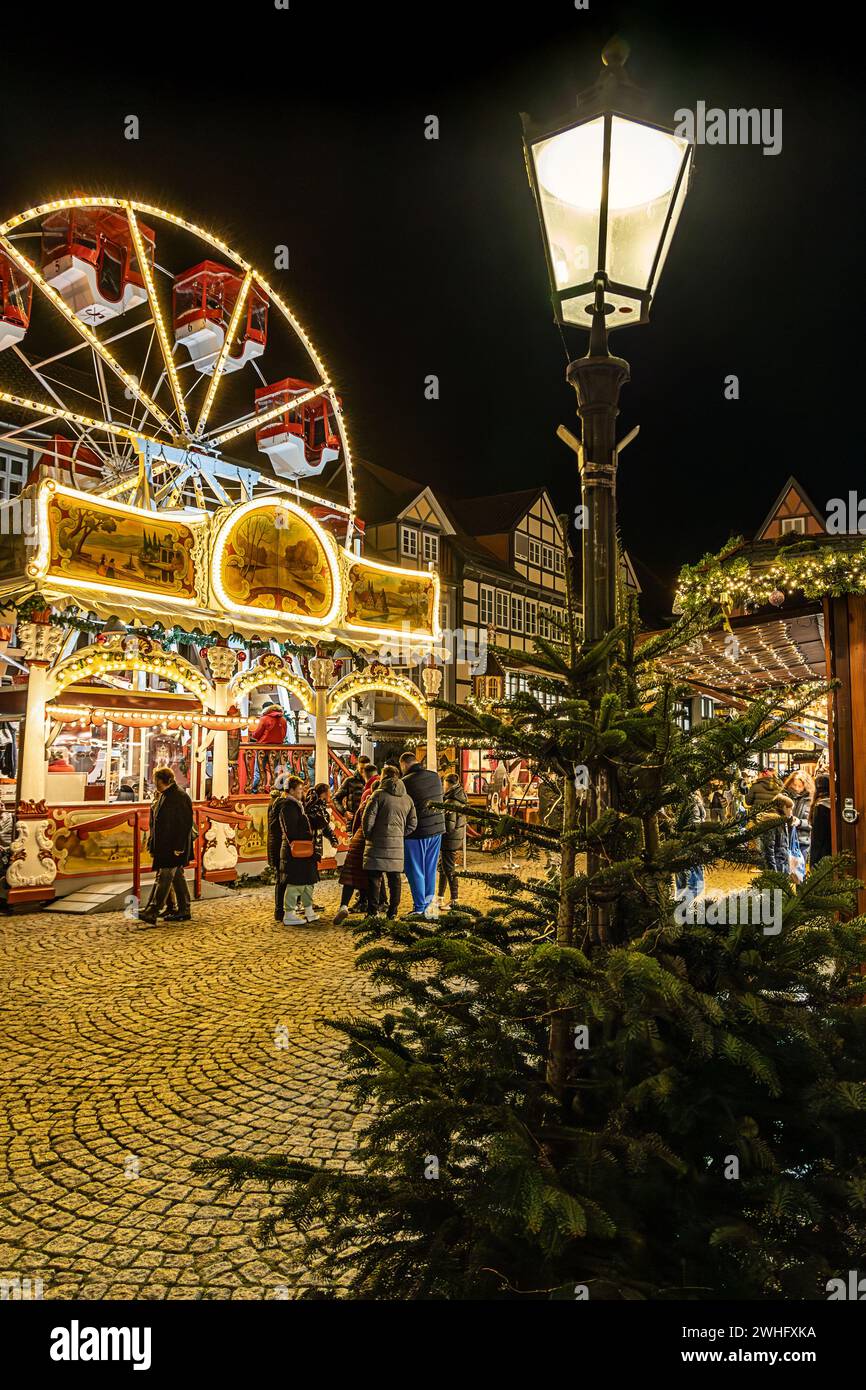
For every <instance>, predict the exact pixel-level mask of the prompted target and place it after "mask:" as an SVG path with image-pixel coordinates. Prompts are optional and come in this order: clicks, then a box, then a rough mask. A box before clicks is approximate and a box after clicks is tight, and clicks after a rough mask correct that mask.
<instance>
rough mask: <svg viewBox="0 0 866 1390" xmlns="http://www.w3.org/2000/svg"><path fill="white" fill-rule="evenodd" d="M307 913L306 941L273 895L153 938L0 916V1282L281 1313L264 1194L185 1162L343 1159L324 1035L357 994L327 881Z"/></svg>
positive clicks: (104, 922)
mask: <svg viewBox="0 0 866 1390" xmlns="http://www.w3.org/2000/svg"><path fill="white" fill-rule="evenodd" d="M475 858H476V856H471V859H472V860H473V861H474V860H475ZM480 859H481V856H478V860H479V862H480ZM483 867H484V868H490V867H493V866H492V865H491V863H490V862H489V860H488V861H485V862H484V864H483ZM316 897H317V899H318V901H320V902H323V903H325V905H326V907H327V909H328V910H327V911H326V912H325V914H324V915H323V920H322V921H321V922H320V923H318V924H316V925H314V926H312V927H295V928H290V927H285V926H282V925H279V926H278V925H276V924H275V923H274V921H273V918H272V914H273V890H272V889H270V888H268V889H264V888H257V889H250V890H248V891H245V892H240V893H237V894H234V893H233V894H232V895H231V897H227V898H217V899H211V900H209V901H207V902H202V903H199V904H196V905H195V906H194V909H193V911H194V920H193V922H192V923H179V924H177V925H174V926H168V925H166V926H162V927H159V928H156V929H152V930H143V929H141V928H139V927H138V925H137V923H134V922H130V921H127V920H126V919H125V918H124V916H123V914H122V913H105V914H99V915H94V916H88V917H75V916H71V915H68V916H67V915H62V914H60V913H39V914H33V915H26V916H10V917H3V918H0V991H2V993H0V999H2V1015H0V1017H2V1033H3V1047H2V1052H0V1107H2V1109H0V1115H2V1126H0V1142H2V1161H0V1280H2V1279H15V1278H19V1279H21V1280H22V1281H23V1280H25V1279H27V1278H29V1279H30V1280H31V1281H33V1280H37V1279H41V1280H42V1290H43V1297H45V1298H86V1299H101V1298H154V1299H158V1298H217V1299H224V1298H250V1299H261V1298H275V1297H285V1296H286V1293H285V1292H284V1290H285V1288H287V1287H288V1286H289V1285H291V1281H292V1270H293V1265H294V1261H293V1259H292V1250H291V1237H290V1236H286V1237H283V1238H281V1244H279V1245H278V1246H276V1247H274V1248H269V1249H268V1250H266V1251H262V1250H261V1249H259V1248H258V1246H257V1244H256V1241H255V1235H256V1226H257V1223H258V1222H259V1220H260V1218H261V1216H262V1214H263V1212H264V1211H265V1210H266V1209H267V1206H268V1198H267V1196H266V1194H264V1193H260V1192H256V1191H255V1190H253V1189H252V1188H250V1189H249V1190H243V1191H241V1192H240V1193H236V1192H233V1193H230V1194H228V1195H225V1194H222V1193H220V1192H219V1190H218V1188H217V1187H216V1186H215V1185H214V1183H213V1182H212V1181H211V1180H209V1179H207V1178H204V1177H199V1176H198V1175H196V1174H193V1173H191V1172H190V1165H191V1163H192V1161H193V1160H194V1159H195V1158H199V1157H201V1156H205V1155H212V1154H218V1153H223V1152H227V1151H231V1152H232V1153H240V1154H243V1153H248V1154H267V1153H275V1152H277V1153H279V1152H288V1153H291V1154H292V1155H293V1156H294V1157H312V1158H315V1159H322V1160H326V1161H328V1162H332V1163H336V1164H338V1165H345V1164H346V1163H347V1162H349V1161H350V1155H351V1152H352V1148H353V1144H354V1131H355V1130H356V1128H357V1126H358V1123H359V1117H358V1116H356V1115H354V1114H353V1113H352V1109H351V1102H350V1100H349V1099H348V1098H347V1097H346V1096H344V1095H341V1094H340V1092H339V1091H338V1082H339V1080H340V1073H341V1067H340V1061H339V1054H340V1051H341V1049H342V1046H343V1044H342V1041H341V1039H340V1037H339V1036H338V1035H337V1034H334V1033H332V1032H331V1031H330V1030H329V1029H327V1028H325V1027H324V1026H323V1024H322V1022H321V1020H322V1018H323V1017H324V1016H327V1015H329V1014H341V1013H346V1012H350V1011H356V1010H357V1011H360V1010H363V1009H365V1008H367V1007H369V1005H370V1003H371V995H370V991H369V985H368V984H367V982H366V980H365V978H364V977H363V976H362V975H361V974H360V973H358V972H356V971H355V970H354V969H353V963H352V962H353V951H352V938H351V934H350V932H348V931H347V930H345V928H343V927H334V926H333V923H332V920H331V919H332V917H333V913H334V911H335V910H336V906H337V902H338V898H339V890H338V887H337V884H336V883H335V882H334V881H333V880H323V882H322V883H321V884H320V885H319V887H318V888H317V890H316ZM464 897H465V898H466V899H467V900H474V901H476V902H479V903H480V902H481V901H482V899H483V889H482V888H481V886H480V885H478V884H470V883H467V884H466V885H465V888H464ZM409 906H410V903H409V900H408V894H407V892H406V890H405V887H404V901H403V907H404V910H408V908H409ZM30 1287H31V1288H33V1287H34V1285H33V1283H32V1282H31V1286H30ZM289 1296H291V1295H289Z"/></svg>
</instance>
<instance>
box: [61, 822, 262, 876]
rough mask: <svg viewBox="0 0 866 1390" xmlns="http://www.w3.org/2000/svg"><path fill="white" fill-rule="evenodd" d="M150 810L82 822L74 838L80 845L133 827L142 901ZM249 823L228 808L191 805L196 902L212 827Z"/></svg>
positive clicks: (135, 870)
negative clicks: (120, 827) (119, 828)
mask: <svg viewBox="0 0 866 1390" xmlns="http://www.w3.org/2000/svg"><path fill="white" fill-rule="evenodd" d="M150 809H151V808H150V807H149V806H132V807H130V808H129V810H124V811H118V812H117V814H116V815H113V816H98V817H96V818H95V819H94V820H91V821H84V822H83V823H80V824H77V825H76V826H75V834H76V835H77V837H78V839H79V840H82V841H84V840H86V839H87V837H88V836H89V835H91V834H98V833H100V832H102V831H105V830H113V829H115V827H116V826H118V825H129V826H131V827H132V892H133V895H134V896H135V897H136V898H139V899H140V898H141V877H142V872H147V870H143V869H142V863H141V857H142V848H143V843H144V840H145V839H146V837H147V835H148V833H149V831H150ZM248 819H249V818H248V817H247V816H244V815H243V814H241V813H240V812H239V811H234V810H232V809H231V808H230V807H224V806H208V805H207V804H204V805H202V804H198V803H193V822H194V824H195V827H196V831H197V832H198V833H197V834H196V837H195V841H194V845H193V861H192V862H193V893H194V897H195V898H196V899H198V898H200V897H201V884H202V878H203V876H204V870H203V854H204V843H205V836H206V834H207V831H208V829H209V827H210V825H211V823H212V822H213V821H221V822H222V823H223V824H224V825H245V824H246V823H247V820H248Z"/></svg>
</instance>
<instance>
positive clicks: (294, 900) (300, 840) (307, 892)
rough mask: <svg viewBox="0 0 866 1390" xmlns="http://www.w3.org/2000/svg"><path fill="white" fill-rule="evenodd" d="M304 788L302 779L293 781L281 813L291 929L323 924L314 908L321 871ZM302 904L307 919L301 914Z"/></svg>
mask: <svg viewBox="0 0 866 1390" xmlns="http://www.w3.org/2000/svg"><path fill="white" fill-rule="evenodd" d="M303 786H304V784H303V782H302V781H301V779H300V777H290V778H289V780H288V782H287V783H286V795H285V797H283V799H282V801H281V802H280V803H279V809H278V811H277V817H278V822H279V828H280V833H281V835H282V844H281V846H280V878H281V879H282V880H283V881H284V883H285V884H286V894H285V900H284V903H283V907H284V913H283V921H284V922H285V924H286V926H287V927H300V926H303V924H304V923H305V922H317V921H318V920H319V919H318V917H317V916H316V910H315V908H314V907H313V886H314V884H316V883H318V881H319V869H318V865H317V863H316V855H315V845H314V843H313V828H312V826H311V825H310V822H309V820H308V818H307V814H306V812H305V810H304V808H303V806H302V804H301V794H302V791H303ZM298 900H300V907H301V910H302V911H303V914H304V915H303V916H301V913H300V912H299V911H298Z"/></svg>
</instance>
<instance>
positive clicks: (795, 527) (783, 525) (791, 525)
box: [779, 516, 806, 536]
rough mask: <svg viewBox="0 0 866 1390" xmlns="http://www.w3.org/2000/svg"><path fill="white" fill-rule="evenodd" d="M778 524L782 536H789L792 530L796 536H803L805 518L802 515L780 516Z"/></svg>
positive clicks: (804, 532)
mask: <svg viewBox="0 0 866 1390" xmlns="http://www.w3.org/2000/svg"><path fill="white" fill-rule="evenodd" d="M779 526H780V530H781V534H782V535H783V536H789V535H790V534H791V532H792V531H793V532H795V533H796V534H797V535H798V536H805V534H806V518H805V517H804V516H785V517H782V519H781V521H780V523H779Z"/></svg>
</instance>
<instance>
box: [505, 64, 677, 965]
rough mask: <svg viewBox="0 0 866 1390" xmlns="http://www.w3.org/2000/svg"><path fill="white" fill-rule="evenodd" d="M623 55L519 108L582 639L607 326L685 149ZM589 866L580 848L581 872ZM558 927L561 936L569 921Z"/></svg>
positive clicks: (612, 479)
mask: <svg viewBox="0 0 866 1390" xmlns="http://www.w3.org/2000/svg"><path fill="white" fill-rule="evenodd" d="M628 53H629V50H628V45H627V44H625V43H623V42H622V40H620V39H611V41H610V42H609V43H608V44H607V45H606V46H605V48H604V50H603V51H602V55H601V57H602V64H603V67H602V71H601V75H600V77H599V79H598V81H597V82H596V84H595V86H594V87H592V88H591V89H590V90H589V91H588V92H585V93H583V94H582V95H580V96H578V99H577V110H576V112H575V113H572V114H570V115H569V116H568V117H567V118H566V119H564V120H560V121H558V122H556V123H554V124H552V125H547V126H544V127H542V126H539V125H538V124H537V123H535V122H533V121H532V120H531V119H530V118H529V117H528V116H525V115H524V117H523V137H524V147H525V151H526V167H527V172H528V174H529V182H530V184H531V186H532V190H533V193H534V195H535V201H536V206H537V209H538V216H539V221H540V223H541V231H542V237H543V240H544V248H545V254H546V256H547V269H548V273H549V275H550V287H551V294H552V298H553V308H554V314H555V316H556V320H557V322H558V323H560V324H561V325H566V326H569V325H570V326H577V327H583V328H588V329H589V350H588V352H587V354H586V356H585V357H580V358H577V359H576V360H575V361H573V362H570V363H569V365H568V369H567V372H566V376H567V379H568V380H569V381H570V382H571V384H572V386H573V387H574V389H575V391H576V393H577V412H578V415H579V416H580V420H581V425H582V436H583V437H582V441H581V443H580V445H579V446H578V461H579V466H580V478H581V487H582V491H583V501H584V505H585V507H586V524H585V526H584V527H583V529H582V533H581V552H582V560H583V628H584V637H585V639H586V641H588V642H596V641H598V640H599V638H601V637H603V636H604V635H605V633H607V632H608V631H610V629H611V628H612V627H613V626H614V625H615V623H616V618H617V614H616V587H617V570H618V565H619V554H618V549H617V535H616V470H617V443H616V418H617V415H618V414H619V393H620V390H621V388H622V386H623V385H624V384H625V382H627V381H628V379H629V366H628V363H627V362H626V361H624V360H623V358H621V357H613V356H612V355H611V353H610V352H609V351H608V332H609V331H610V330H611V329H614V328H624V327H627V326H629V325H630V324H637V323H646V322H647V321H648V319H649V311H650V305H651V303H652V300H653V296H654V294H655V290H656V286H657V285H658V281H659V276H660V275H661V271H662V267H663V265H664V263H665V259H666V257H667V254H668V250H669V249H670V244H671V240H672V238H673V234H674V229H675V228H676V225H677V222H678V221H679V217H680V213H681V212H682V208H683V203H684V201H685V196H686V192H687V190H688V182H689V176H690V173H691V167H692V156H693V147H692V146H691V145H690V144H689V143H688V141H686V140H684V139H683V138H682V137H681V136H678V135H675V134H674V132H673V129H672V128H668V127H665V126H662V125H657V124H655V123H652V122H650V121H649V120H648V119H647V118H646V115H645V113H644V100H643V97H642V95H641V93H640V92H639V90H638V89H637V88H636V87H635V86H634V84H633V83H632V82H631V80H630V79H629V78H628V76H627V75H626V72H625V63H626V60H627V59H628ZM566 781H568V779H566ZM608 805H610V788H609V786H608V785H607V780H606V778H605V776H604V773H603V772H600V773H599V774H598V776H597V777H596V779H595V781H594V783H593V786H592V787H591V788H590V789H589V797H588V804H587V815H588V817H589V819H590V820H594V819H595V818H596V817H597V816H598V815H600V814H601V812H602V811H603V810H604V809H605V807H606V806H608ZM569 811H571V812H572V815H576V810H575V809H574V801H573V793H572V792H571V789H570V788H569V787H568V786H566V788H565V793H564V805H563V821H564V822H565V820H566V818H567V812H569ZM563 828H564V829H565V828H566V827H565V824H564V825H563ZM597 867H598V865H597V863H596V861H595V856H594V855H593V854H590V855H589V856H588V871H589V873H590V875H592V873H593V872H594V870H595V869H596V868H597ZM568 915H569V916H570V914H568ZM561 926H562V927H564V928H565V931H564V939H568V922H567V921H564V922H562V923H561ZM590 934H591V937H592V939H593V940H596V941H600V940H606V939H608V929H607V917H606V911H605V909H604V907H603V905H598V904H596V905H591V907H590Z"/></svg>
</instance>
